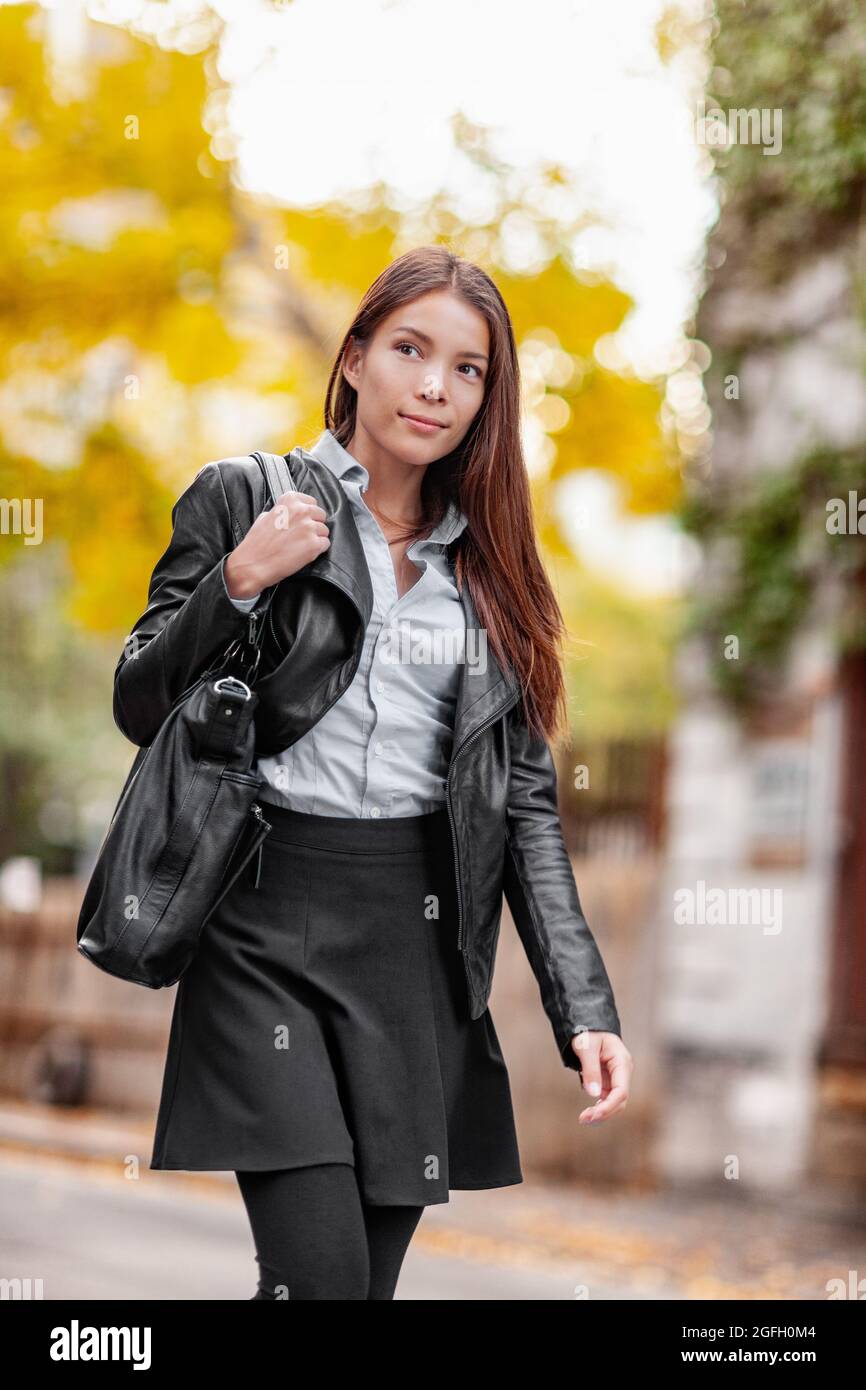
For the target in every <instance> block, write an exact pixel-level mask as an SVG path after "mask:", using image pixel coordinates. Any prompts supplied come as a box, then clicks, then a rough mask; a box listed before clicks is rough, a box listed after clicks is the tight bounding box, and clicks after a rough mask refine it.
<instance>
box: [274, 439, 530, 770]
mask: <svg viewBox="0 0 866 1390" xmlns="http://www.w3.org/2000/svg"><path fill="white" fill-rule="evenodd" d="M314 448H315V452H314V451H313V450H307V449H302V448H297V449H293V450H292V452H291V454H287V455H286V460H287V462H288V463H289V466H290V468H291V471H292V478H293V480H294V483H295V486H296V487H297V488H298V489H299V491H300V492H306V493H309V495H310V496H311V497H315V498H317V500H318V501H319V504H320V505H321V507H322V508H323V510H324V512H325V523H326V525H327V526H328V528H329V534H330V542H331V543H330V545H329V547H328V549H327V550H325V551H323V552H322V554H321V555H317V556H316V558H315V559H314V560H311V561H310V563H309V564H308V565H307V566H306V568H305V572H306V573H308V574H311V575H314V576H317V577H319V578H321V579H326V580H329V581H330V582H331V583H333V584H336V585H337V587H338V588H340V589H342V590H343V592H344V593H346V594H348V595H349V597H350V599H351V600H352V602H353V603H354V605H355V607H356V608H357V609H358V611H359V613H360V615H361V618H362V619H363V624H364V629H365V630H366V628H367V626H368V624H369V622H370V618H371V616H372V613H373V582H372V580H371V578H370V569H369V566H368V564H367V557H366V554H365V553H364V545H363V542H362V540H361V536H360V533H359V531H358V527H357V524H356V522H355V517H354V512H353V509H352V503H351V500H350V498H349V497H348V495H347V494H346V492H345V491H344V490H343V486H342V482H341V479H342V478H343V477H349V478H350V479H359V480H360V479H361V475H364V478H365V480H367V479H368V475H367V470H366V469H365V468H363V467H362V465H361V464H360V463H358V461H357V459H353V458H352V455H351V454H349V453H347V451H346V450H345V449H343V446H342V445H341V444H339V443H338V442H337V440H336V439H335V438H334V436H333V435H331V434H330V431H328V430H326V431H325V434H324V435H322V436H321V437H320V438H319V439H318V440H317V442H316V445H315V446H314ZM352 469H354V470H356V472H355V473H352V472H351V470H352ZM364 485H365V486H366V481H365V482H364ZM449 518H450V520H449ZM466 524H467V518H466V516H465V514H464V513H463V512H462V511H460V509H459V508H457V507H456V506H455V504H454V503H453V502H452V503H451V504H450V506H449V510H448V512H447V513H446V516H445V518H443V521H442V523H441V525H440V527H437V532H438V531H440V530H441V531H442V532H443V534H442V536H440V537H439V538H438V540H437V541H436V542H435V543H436V544H441V545H443V546H446V547H448V548H450V547H453V546H454V545H455V544H456V541H457V539H458V537H459V535H460V533H461V532H462V531H463V530H464V529H465V526H466ZM449 532H450V537H449V539H447V540H446V539H445V536H446V535H448V534H449ZM428 539H429V540H430V541H433V536H431V537H429V538H428ZM460 600H461V603H462V605H463V611H464V614H465V616H466V660H465V661H462V662H461V663H460V683H459V688H458V693H457V705H456V709H455V722H454V741H453V751H452V758H453V757H454V756H456V754H457V752H458V751H459V749H460V748H461V746H462V745H463V744H464V743H466V742H467V740H468V739H470V738H471V737H472V735H473V734H474V733H475V732H476V731H477V730H478V729H479V728H480V727H481V725H482V724H484V723H486V722H487V720H488V719H489V718H490V717H491V716H492V715H493V714H494V712H495V711H496V710H497V709H499V708H500V707H504V706H505V705H506V704H508V703H510V702H511V700H512V697H514V696H515V695H516V693H517V692H518V691H519V683H518V681H517V678H516V676H515V674H514V672H513V670H512V668H511V667H510V666H508V667H507V668H506V670H505V671H503V669H502V668H501V667H500V665H499V663H498V662H497V660H496V658H495V656H494V654H493V649H492V647H491V645H490V643H489V642H488V641H487V640H486V639H487V634H486V632H485V631H484V629H483V628H482V626H481V622H480V619H479V617H478V613H477V611H476V609H475V604H474V603H473V601H472V595H471V594H470V592H469V585H468V584H465V583H464V584H463V586H462V590H461V591H460Z"/></svg>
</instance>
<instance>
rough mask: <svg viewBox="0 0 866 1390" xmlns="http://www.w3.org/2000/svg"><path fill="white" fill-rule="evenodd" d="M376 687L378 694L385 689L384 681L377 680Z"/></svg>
mask: <svg viewBox="0 0 866 1390" xmlns="http://www.w3.org/2000/svg"><path fill="white" fill-rule="evenodd" d="M376 689H377V690H378V692H379V694H380V695H381V693H382V691H383V690H384V689H385V682H384V681H377V682H376Z"/></svg>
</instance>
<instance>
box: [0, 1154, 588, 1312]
mask: <svg viewBox="0 0 866 1390" xmlns="http://www.w3.org/2000/svg"><path fill="white" fill-rule="evenodd" d="M458 1195H459V1194H458ZM449 1205H450V1204H449ZM431 1211H432V1209H431ZM431 1211H428V1212H426V1213H425V1215H424V1217H423V1218H422V1221H421V1225H420V1226H419V1228H418V1231H417V1232H416V1236H415V1239H414V1241H413V1244H412V1246H410V1249H409V1252H408V1254H407V1257H406V1260H405V1262H404V1266H403V1272H402V1274H401V1278H400V1286H399V1288H398V1292H397V1296H398V1298H400V1299H416V1300H418V1299H420V1300H437V1301H438V1300H440V1299H457V1300H463V1299H482V1300H484V1299H490V1300H500V1299H504V1300H508V1299H519V1300H534V1299H561V1298H571V1297H572V1296H573V1294H572V1286H571V1284H570V1283H569V1279H568V1271H567V1270H564V1269H563V1267H562V1263H561V1262H557V1261H550V1262H549V1264H548V1266H547V1267H546V1268H545V1267H544V1265H543V1264H542V1265H541V1266H540V1267H532V1268H529V1269H522V1268H520V1267H519V1266H518V1267H513V1266H511V1265H508V1264H503V1263H502V1262H501V1260H499V1259H496V1258H494V1259H491V1260H489V1261H485V1260H484V1259H479V1258H478V1257H477V1255H475V1256H472V1257H470V1258H465V1257H460V1256H456V1255H454V1254H449V1253H448V1251H447V1248H445V1249H439V1248H432V1249H431V1248H430V1244H431V1241H432V1242H433V1244H434V1246H440V1245H442V1244H444V1245H445V1246H446V1247H447V1244H448V1241H449V1239H451V1240H452V1241H456V1240H458V1239H459V1234H458V1233H456V1232H454V1231H453V1228H450V1227H449V1226H448V1224H447V1223H446V1222H445V1221H443V1218H442V1217H441V1216H440V1214H439V1212H436V1213H435V1215H431ZM449 1230H451V1235H450V1236H449ZM256 1275H257V1271H256V1266H255V1260H254V1253H253V1244H252V1237H251V1235H250V1232H249V1227H248V1225H247V1221H246V1214H245V1212H244V1210H243V1206H242V1203H241V1200H240V1195H239V1194H238V1193H237V1192H236V1191H235V1189H234V1188H232V1187H230V1186H229V1185H228V1184H226V1187H225V1191H219V1190H211V1191H203V1192H196V1191H195V1190H194V1188H193V1187H192V1185H191V1184H189V1183H187V1182H183V1181H181V1182H178V1181H177V1180H176V1179H173V1178H172V1177H170V1176H169V1177H168V1178H167V1177H166V1175H164V1174H158V1175H157V1174H153V1173H150V1172H148V1173H147V1174H146V1175H144V1176H143V1177H142V1179H140V1180H138V1181H129V1180H125V1179H123V1178H119V1177H116V1176H112V1175H111V1174H106V1173H104V1172H100V1171H98V1170H94V1171H89V1170H87V1169H84V1168H82V1167H81V1165H79V1164H76V1163H70V1162H66V1161H62V1160H61V1161H57V1160H54V1159H44V1158H41V1157H37V1156H33V1155H21V1156H12V1157H10V1156H9V1155H3V1156H2V1158H0V1276H2V1277H7V1278H8V1277H16V1276H17V1277H21V1278H27V1277H30V1278H32V1279H37V1278H39V1279H42V1281H43V1284H42V1289H43V1296H44V1298H45V1299H47V1300H48V1299H52V1300H53V1299H68V1298H73V1299H104V1298H112V1299H124V1300H125V1299H133V1300H134V1299H142V1300H151V1299H172V1300H178V1299H245V1298H247V1299H248V1298H250V1297H251V1296H252V1294H253V1293H254V1292H255V1285H256Z"/></svg>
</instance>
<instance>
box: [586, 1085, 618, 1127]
mask: <svg viewBox="0 0 866 1390" xmlns="http://www.w3.org/2000/svg"><path fill="white" fill-rule="evenodd" d="M627 1104H628V1091H627V1090H626V1089H625V1087H624V1086H614V1087H613V1088H612V1089H611V1091H610V1092H609V1094H608V1095H607V1097H606V1098H605V1099H604V1100H600V1101H598V1102H597V1104H595V1105H591V1106H590V1107H589V1109H588V1110H581V1112H580V1114H579V1115H578V1117H577V1122H578V1124H581V1125H594V1124H598V1122H599V1120H606V1119H608V1117H609V1116H611V1115H613V1114H614V1113H615V1112H616V1111H617V1110H624V1109H625V1107H626V1105H627Z"/></svg>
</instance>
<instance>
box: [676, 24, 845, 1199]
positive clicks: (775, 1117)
mask: <svg viewBox="0 0 866 1390" xmlns="http://www.w3.org/2000/svg"><path fill="white" fill-rule="evenodd" d="M765 27H766V26H765ZM801 56H802V55H801ZM818 57H819V55H818V52H817V51H816V54H815V60H816V62H817V61H818ZM735 77H736V74H735ZM735 86H736V82H735ZM732 104H739V103H732ZM785 114H786V119H787V118H788V117H789V116H790V114H791V112H790V108H789V107H786V108H785ZM795 119H796V117H795ZM738 153H739V152H738ZM780 158H782V159H784V158H786V156H785V154H784V153H783V154H782V156H780ZM796 158H797V151H793V152H792V154H791V155H789V156H787V159H788V163H787V165H786V167H785V173H784V174H781V175H780V172H779V170H774V171H772V172H770V166H772V165H773V164H774V160H772V159H765V160H764V161H763V165H762V162H761V159H760V152H757V157H756V158H754V159H753V160H752V165H751V168H752V170H753V176H751V175H749V173H748V167H749V166H746V173H745V175H744V173H743V166H742V165H740V166H738V178H737V180H735V187H734V189H733V193H732V196H731V197H730V198H729V199H728V201H727V202H726V203H725V205H724V207H723V210H722V214H721V218H720V221H719V224H718V227H717V229H716V232H715V234H714V236H713V238H712V240H711V250H710V263H711V265H713V266H714V271H713V274H712V279H711V283H710V285H709V288H708V290H707V292H706V294H705V297H704V299H703V302H702V307H701V311H700V315H699V320H698V323H697V336H698V337H699V338H700V339H701V340H702V341H703V342H704V343H706V344H708V345H709V347H710V349H711V352H712V354H713V366H712V368H711V369H710V371H709V373H708V375H707V378H706V384H707V390H708V395H709V400H710V405H711V407H712V411H713V432H714V440H713V448H712V456H711V465H710V468H709V470H708V471H707V473H706V476H705V479H704V482H703V484H702V490H703V494H704V497H705V499H706V508H707V509H708V510H709V512H712V509H713V506H714V505H715V504H716V502H718V500H719V499H720V498H721V499H722V501H721V503H720V506H719V510H720V516H719V517H717V519H716V522H715V523H714V524H711V525H709V526H708V527H707V532H706V541H707V544H706V551H705V562H704V567H703V571H702V574H701V577H700V580H699V582H698V587H697V592H696V594H695V599H696V602H697V603H698V604H701V603H704V604H705V607H706V609H707V611H708V612H710V614H711V615H712V616H711V618H710V620H709V622H708V623H707V625H706V629H705V631H704V632H703V634H702V635H698V636H695V637H693V638H691V639H689V640H688V641H686V642H685V643H684V644H683V647H682V650H681V653H680V661H679V684H680V689H681V694H682V697H683V702H684V709H683V714H682V717H681V718H680V719H679V721H678V724H677V726H676V728H675V730H674V733H673V736H672V739H671V742H670V749H669V753H670V766H669V782H668V794H667V817H668V841H667V862H666V867H665V873H664V879H663V884H662V891H661V898H660V916H659V921H660V924H661V930H662V933H663V946H662V974H661V983H660V988H659V999H658V1010H657V1023H658V1036H659V1040H660V1042H661V1045H662V1055H661V1059H660V1068H661V1077H662V1082H663V1090H664V1100H663V1102H660V1109H661V1110H662V1111H663V1114H664V1121H663V1127H662V1131H661V1135H660V1146H659V1149H658V1152H657V1160H658V1171H659V1173H660V1175H663V1176H667V1177H668V1178H670V1179H676V1180H686V1179H706V1178H713V1177H720V1176H725V1175H727V1173H728V1171H729V1170H733V1168H734V1165H738V1174H739V1178H740V1180H741V1181H742V1182H743V1183H744V1184H747V1185H748V1186H750V1187H757V1188H763V1189H785V1188H797V1187H801V1186H802V1187H806V1186H808V1187H813V1186H817V1187H821V1186H823V1185H825V1184H826V1185H827V1186H828V1187H829V1186H833V1187H836V1188H837V1189H843V1190H844V1188H845V1187H846V1186H849V1185H850V1188H851V1190H852V1192H856V1191H860V1190H862V1188H863V1186H866V892H864V889H866V804H864V797H863V791H862V789H863V786H864V779H866V730H864V716H866V651H864V650H863V644H862V637H861V641H860V644H859V645H858V643H857V642H856V641H850V642H848V644H847V648H846V639H845V633H846V632H850V630H851V622H850V619H851V616H852V613H854V614H858V613H859V614H862V612H863V605H862V597H863V592H864V589H863V585H862V576H863V559H864V557H863V549H864V539H863V535H862V534H860V533H858V530H857V523H856V520H854V516H855V509H856V505H857V501H858V498H859V499H863V500H862V505H863V507H864V511H866V489H864V486H863V484H864V483H866V468H864V467H863V466H862V465H863V463H864V461H866V374H864V361H866V334H864V319H863V313H862V304H860V305H859V307H858V297H857V293H856V284H857V275H858V251H857V248H858V245H859V238H860V236H861V235H862V233H860V232H859V231H858V225H857V218H856V216H851V215H850V214H849V213H847V212H846V210H845V205H846V200H845V199H842V200H841V204H840V208H839V209H837V210H836V211H835V212H834V213H833V214H832V215H831V214H829V213H828V214H822V213H821V212H820V210H819V209H814V210H811V211H808V210H807V211H804V212H803V213H802V217H801V218H800V226H799V229H797V227H796V223H797V220H798V216H799V214H800V209H799V208H798V206H797V201H796V196H795V195H796V191H797V184H796V180H795V178H794V173H792V164H791V161H792V160H795V159H796ZM780 167H781V166H780ZM794 172H796V171H794ZM785 177H787V178H789V179H791V196H790V207H789V209H788V219H789V220H788V222H787V223H786V224H785V229H784V235H782V234H781V233H780V226H781V218H782V212H781V211H780V208H784V199H785V185H784V183H782V182H781V181H780V180H782V179H784V178H785ZM773 179H775V180H776V183H775V192H774V193H773V192H772V190H771V183H770V181H771V180H773ZM762 181H764V182H763V184H762ZM858 202H859V200H858ZM798 236H799V242H800V244H799V245H798ZM858 460H859V465H858ZM858 473H859V478H860V480H861V483H860V488H859V493H857V492H856V489H855V492H854V495H852V494H851V489H850V487H849V483H850V482H851V480H852V479H854V480H856V478H857V475H858ZM834 498H836V499H837V503H836V504H835V505H834ZM762 499H763V500H762ZM752 503H754V510H753V511H752V512H749V511H748V510H747V511H745V512H743V511H738V508H739V507H741V506H745V507H746V508H747V509H748V507H749V506H751V505H752ZM762 505H763V506H765V507H766V515H765V517H764V519H763V520H761V516H760V508H761V506H762ZM852 509H854V510H852ZM834 511H838V512H839V513H840V514H841V513H842V512H844V514H845V516H846V517H847V530H845V531H843V532H842V533H841V534H831V531H830V529H828V528H829V527H830V522H829V521H828V518H829V517H830V516H831V514H832V513H833V512H834ZM852 522H853V525H852ZM860 524H861V526H862V527H863V529H864V530H866V516H864V518H863V519H862V521H861V523H860ZM725 593H728V594H730V595H731V596H732V604H731V607H730V610H729V612H730V614H731V615H734V616H733V621H732V622H731V623H730V625H729V626H726V624H725V621H724V615H725V612H726V610H725V608H724V603H718V602H717V599H718V596H719V595H724V594H725ZM737 602H739V605H740V611H739V614H738V613H737ZM861 622H862V620H861ZM855 626H856V623H855ZM789 628H790V629H791V630H790V632H789V631H788V629H789ZM861 633H862V628H861ZM731 639H738V640H734V641H732V640H731ZM774 643H775V644H776V645H777V647H778V660H777V661H775V662H773V663H769V662H768V663H766V667H765V669H764V670H763V671H762V664H761V661H759V660H757V659H756V655H757V652H758V647H759V645H760V644H765V645H766V648H767V649H768V650H769V649H771V648H772V647H773V645H774ZM726 661H727V662H728V663H729V669H730V681H729V685H730V690H729V692H728V693H729V694H730V695H732V696H734V697H736V695H737V689H736V674H735V668H736V665H737V663H740V669H741V670H742V669H743V667H744V666H745V668H746V669H748V670H749V671H750V674H749V675H748V677H747V680H746V683H747V684H748V685H749V686H750V690H749V692H748V693H749V694H750V696H751V698H750V699H749V700H748V701H745V702H742V701H741V702H739V703H738V701H737V699H736V698H733V699H731V698H726V696H725V695H724V694H723V688H724V685H725V679H726V677H725V670H724V663H725V662H726ZM741 693H742V692H741ZM746 894H748V895H749V896H748V897H746V896H745V895H746ZM678 917H679V920H678Z"/></svg>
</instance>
